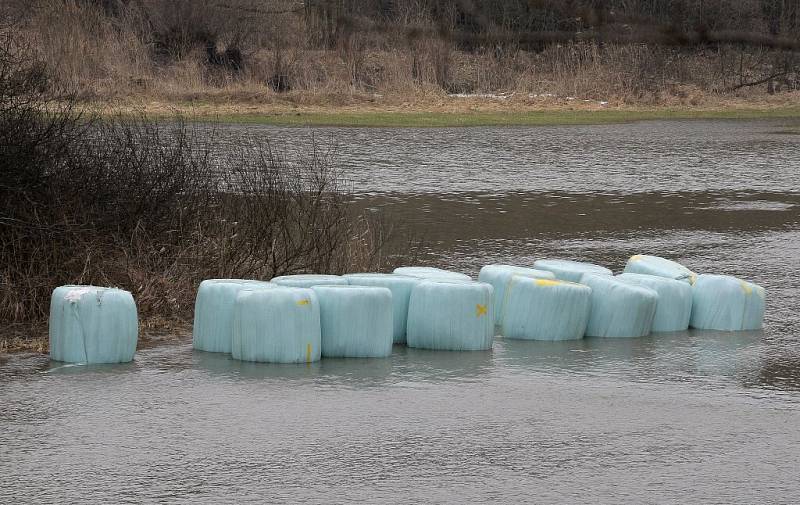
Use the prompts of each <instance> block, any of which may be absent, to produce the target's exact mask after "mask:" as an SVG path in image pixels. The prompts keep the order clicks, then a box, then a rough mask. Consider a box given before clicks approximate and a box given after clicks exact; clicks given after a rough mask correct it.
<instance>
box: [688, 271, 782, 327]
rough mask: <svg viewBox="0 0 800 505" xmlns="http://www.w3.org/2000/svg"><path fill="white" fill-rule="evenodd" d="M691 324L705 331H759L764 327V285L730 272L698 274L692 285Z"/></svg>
mask: <svg viewBox="0 0 800 505" xmlns="http://www.w3.org/2000/svg"><path fill="white" fill-rule="evenodd" d="M692 292H693V293H692V294H693V299H692V318H691V321H690V323H689V324H690V326H691V327H692V328H699V329H704V330H723V331H740V330H758V329H761V327H762V326H763V321H764V303H765V298H766V292H765V291H764V288H762V287H761V286H758V285H756V284H753V283H752V282H747V281H743V280H741V279H737V278H736V277H731V276H729V275H706V274H703V275H699V276H697V280H696V281H695V283H694V286H692Z"/></svg>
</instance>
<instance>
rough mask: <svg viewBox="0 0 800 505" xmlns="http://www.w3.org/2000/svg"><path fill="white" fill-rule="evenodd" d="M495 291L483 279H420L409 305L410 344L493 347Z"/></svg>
mask: <svg viewBox="0 0 800 505" xmlns="http://www.w3.org/2000/svg"><path fill="white" fill-rule="evenodd" d="M492 292H493V289H492V286H491V285H489V284H486V283H483V282H467V281H445V280H429V281H423V282H420V283H419V284H417V285H416V286H415V287H414V289H413V290H412V291H411V298H410V300H409V304H408V328H407V337H406V343H407V345H408V346H409V347H417V348H421V349H434V350H443V351H475V350H484V349H490V348H491V347H492V339H493V337H494V314H493V311H492V295H493V293H492Z"/></svg>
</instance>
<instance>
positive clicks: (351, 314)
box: [311, 286, 393, 358]
mask: <svg viewBox="0 0 800 505" xmlns="http://www.w3.org/2000/svg"><path fill="white" fill-rule="evenodd" d="M311 289H312V290H313V291H314V293H316V295H317V299H318V300H319V306H320V323H321V328H322V356H324V357H326V358H384V357H386V356H389V355H390V354H391V353H392V341H393V338H392V329H393V327H392V292H391V291H390V290H389V289H388V288H383V287H372V286H314V287H313V288H311Z"/></svg>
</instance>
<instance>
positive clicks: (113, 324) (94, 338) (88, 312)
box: [49, 286, 139, 364]
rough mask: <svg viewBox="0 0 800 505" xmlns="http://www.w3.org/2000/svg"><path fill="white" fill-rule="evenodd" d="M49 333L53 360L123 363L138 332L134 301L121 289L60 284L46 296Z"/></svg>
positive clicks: (129, 357)
mask: <svg viewBox="0 0 800 505" xmlns="http://www.w3.org/2000/svg"><path fill="white" fill-rule="evenodd" d="M49 336H50V359H53V360H55V361H64V362H68V363H87V364H89V363H127V362H129V361H131V360H133V356H134V354H135V353H136V343H137V340H138V336H139V320H138V317H137V314H136V302H134V301H133V296H132V295H131V294H130V293H129V292H127V291H123V290H121V289H116V288H101V287H96V286H60V287H58V288H56V289H55V290H53V295H52V298H51V299H50V327H49Z"/></svg>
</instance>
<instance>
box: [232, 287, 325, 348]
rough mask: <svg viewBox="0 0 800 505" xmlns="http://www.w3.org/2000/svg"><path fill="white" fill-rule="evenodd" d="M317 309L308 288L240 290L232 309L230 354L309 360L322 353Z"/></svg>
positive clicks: (313, 294)
mask: <svg viewBox="0 0 800 505" xmlns="http://www.w3.org/2000/svg"><path fill="white" fill-rule="evenodd" d="M320 342H321V333H320V312H319V302H318V301H317V295H316V294H315V293H314V292H313V291H312V290H311V289H305V288H291V287H275V288H274V289H247V288H245V289H242V290H241V291H239V294H238V295H237V296H236V304H235V306H234V312H233V338H232V341H231V355H232V356H233V358H235V359H238V360H241V361H259V362H264V363H311V362H313V361H319V358H320V352H321V344H320Z"/></svg>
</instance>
